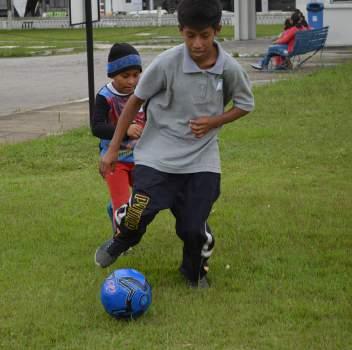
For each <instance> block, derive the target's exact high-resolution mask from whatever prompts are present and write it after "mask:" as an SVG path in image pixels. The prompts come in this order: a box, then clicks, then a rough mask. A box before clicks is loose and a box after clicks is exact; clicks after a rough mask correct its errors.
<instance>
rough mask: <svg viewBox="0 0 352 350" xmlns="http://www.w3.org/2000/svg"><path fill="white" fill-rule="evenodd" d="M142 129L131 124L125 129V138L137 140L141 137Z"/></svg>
mask: <svg viewBox="0 0 352 350" xmlns="http://www.w3.org/2000/svg"><path fill="white" fill-rule="evenodd" d="M142 131H143V128H142V127H141V126H140V125H138V124H131V125H130V126H129V127H128V129H127V136H128V137H130V138H131V139H139V138H140V137H141V135H142Z"/></svg>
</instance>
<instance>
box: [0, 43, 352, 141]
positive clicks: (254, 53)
mask: <svg viewBox="0 0 352 350" xmlns="http://www.w3.org/2000/svg"><path fill="white" fill-rule="evenodd" d="M269 44H270V40H268V39H258V40H250V41H237V42H236V41H225V42H223V43H222V46H223V47H224V48H225V50H227V51H228V52H229V53H231V54H234V55H235V56H237V59H238V61H239V62H240V63H241V64H242V65H243V67H244V68H245V69H246V70H247V72H248V73H249V76H250V79H251V81H252V82H253V84H254V85H258V84H263V83H271V82H275V81H277V80H279V79H288V78H290V77H294V76H296V75H300V74H306V73H307V72H311V71H312V70H314V69H317V68H320V67H321V62H320V60H319V57H315V58H314V59H313V60H310V61H308V62H307V63H306V64H305V65H304V66H303V67H302V69H300V70H298V71H296V72H294V73H289V72H283V73H275V72H272V73H268V72H257V71H254V70H253V69H252V68H251V67H250V63H253V62H255V61H256V60H257V59H258V56H260V55H261V54H262V53H264V52H265V50H266V48H267V47H268V45H269ZM157 53H158V52H157V51H155V55H156V54H157ZM148 54H150V52H148ZM142 56H143V51H142ZM317 56H319V55H317ZM347 60H350V61H351V60H352V48H336V49H328V50H326V51H325V52H324V54H323V57H322V63H323V65H324V66H330V65H336V64H339V63H342V62H344V61H347ZM88 111H89V106H88V100H87V99H86V100H84V101H82V100H81V101H78V102H73V103H65V104H61V105H57V106H51V107H48V108H42V109H36V110H31V111H23V112H20V113H15V114H10V115H5V116H0V144H3V143H16V142H22V141H26V140H31V139H35V138H38V137H45V136H48V135H55V134H60V133H62V132H64V131H67V130H70V129H73V128H77V127H81V126H85V125H87V126H88V125H89V117H88V114H89V113H88Z"/></svg>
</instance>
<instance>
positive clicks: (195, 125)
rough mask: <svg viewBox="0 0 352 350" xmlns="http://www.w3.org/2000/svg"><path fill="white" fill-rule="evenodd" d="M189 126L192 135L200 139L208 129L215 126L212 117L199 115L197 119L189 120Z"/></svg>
mask: <svg viewBox="0 0 352 350" xmlns="http://www.w3.org/2000/svg"><path fill="white" fill-rule="evenodd" d="M189 127H190V128H191V130H192V133H193V135H194V136H195V137H196V138H198V139H200V138H201V137H203V136H204V135H205V134H206V133H208V132H209V130H211V129H213V128H216V125H215V120H214V117H199V118H197V119H191V120H190V121H189Z"/></svg>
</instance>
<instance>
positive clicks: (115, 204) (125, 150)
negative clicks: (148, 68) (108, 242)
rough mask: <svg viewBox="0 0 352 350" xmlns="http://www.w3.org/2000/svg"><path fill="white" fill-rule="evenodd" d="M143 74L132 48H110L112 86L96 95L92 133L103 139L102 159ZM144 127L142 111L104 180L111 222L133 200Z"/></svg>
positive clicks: (108, 71) (101, 142)
mask: <svg viewBox="0 0 352 350" xmlns="http://www.w3.org/2000/svg"><path fill="white" fill-rule="evenodd" d="M141 71H142V62H141V58H140V55H139V53H138V51H137V50H136V49H135V48H134V47H133V46H131V45H129V44H127V43H116V44H114V45H113V46H112V47H111V49H110V52H109V56H108V63H107V76H108V77H109V78H111V82H109V83H108V84H106V85H104V86H103V87H102V88H101V89H100V91H99V92H98V93H97V96H96V100H95V108H94V114H93V120H92V133H93V135H94V136H96V137H98V138H99V139H100V143H99V150H100V156H103V155H104V154H105V153H106V151H107V149H108V147H109V144H110V140H111V138H112V136H113V135H114V131H115V128H116V124H117V121H118V119H119V117H120V115H121V113H122V110H123V108H124V106H125V104H126V103H127V101H128V99H129V97H130V96H131V95H132V94H133V92H134V89H135V87H136V85H137V82H138V80H139V76H140V73H141ZM144 124H145V115H144V112H143V111H142V110H139V111H137V113H136V114H135V116H134V119H133V121H132V123H131V125H130V126H129V127H128V129H127V131H126V134H125V137H124V140H123V142H122V145H121V148H120V150H119V153H118V155H117V158H116V159H115V162H114V170H113V171H111V172H109V173H108V174H106V176H105V180H106V183H107V185H108V188H109V192H110V196H111V202H110V203H109V205H108V213H109V216H110V218H111V220H112V212H113V211H115V210H116V209H118V208H119V207H120V206H121V205H122V204H124V203H126V202H127V201H128V198H129V197H130V187H131V186H132V176H131V172H132V169H133V167H134V157H133V148H134V146H135V144H136V142H137V140H138V139H139V137H140V136H141V134H142V130H143V127H144ZM112 221H113V220H112Z"/></svg>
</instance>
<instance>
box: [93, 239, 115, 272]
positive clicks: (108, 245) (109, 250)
mask: <svg viewBox="0 0 352 350" xmlns="http://www.w3.org/2000/svg"><path fill="white" fill-rule="evenodd" d="M116 244H117V242H116V241H115V240H114V239H113V238H112V239H109V240H107V241H106V242H104V243H103V244H102V245H101V246H100V247H99V248H98V249H97V250H96V252H95V263H96V264H97V265H98V266H100V267H102V268H105V267H108V266H110V265H111V264H113V263H114V262H115V261H116V260H117V258H118V257H119V255H120V253H115V254H114V253H113V251H114V245H116Z"/></svg>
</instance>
